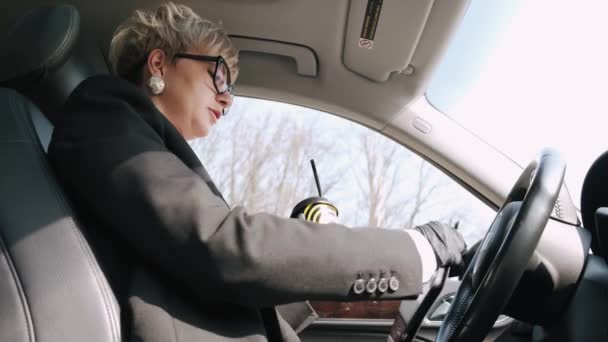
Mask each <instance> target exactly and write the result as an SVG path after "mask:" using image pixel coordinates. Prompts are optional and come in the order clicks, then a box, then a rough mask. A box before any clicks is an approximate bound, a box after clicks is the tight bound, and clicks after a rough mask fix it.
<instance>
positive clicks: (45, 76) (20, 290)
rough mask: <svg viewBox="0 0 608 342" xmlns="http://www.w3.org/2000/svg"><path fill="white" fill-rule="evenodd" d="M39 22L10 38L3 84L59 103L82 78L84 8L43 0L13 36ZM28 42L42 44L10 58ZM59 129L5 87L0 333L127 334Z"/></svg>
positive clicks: (53, 339) (0, 119)
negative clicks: (80, 210) (53, 164)
mask: <svg viewBox="0 0 608 342" xmlns="http://www.w3.org/2000/svg"><path fill="white" fill-rule="evenodd" d="M24 25H25V26H32V27H23V26H24ZM37 32H38V33H40V36H41V37H42V38H41V39H40V40H39V39H34V40H33V41H32V40H30V41H29V42H28V41H27V40H24V41H23V42H20V43H19V44H18V46H14V45H3V47H7V51H8V53H7V54H2V58H1V59H0V84H2V85H3V86H13V87H14V88H15V89H18V90H19V91H20V92H23V93H24V94H26V95H27V96H28V97H30V98H33V99H35V100H39V101H40V102H39V103H41V104H43V105H46V106H48V107H47V108H49V109H52V108H59V106H60V105H61V104H62V103H63V101H64V100H65V98H67V95H68V94H69V92H71V90H72V89H73V87H75V86H76V85H77V83H79V82H80V81H81V80H82V77H79V78H72V79H67V80H66V79H63V78H62V76H61V75H64V76H65V75H68V74H69V73H70V72H72V74H73V70H72V68H71V67H70V65H72V66H73V64H70V62H69V61H70V59H71V57H70V55H71V52H72V48H73V47H74V46H75V39H76V37H77V32H78V12H77V11H76V10H75V8H73V7H71V6H66V5H60V6H47V7H43V8H41V9H39V10H36V11H34V12H31V13H30V14H29V15H28V16H26V17H25V19H23V20H21V21H20V22H19V24H18V25H17V27H16V28H15V30H13V31H12V33H11V34H10V35H9V36H10V37H12V38H11V39H13V40H14V39H15V37H18V36H19V35H21V36H22V37H25V36H27V34H30V33H31V37H30V38H35V37H34V36H35V33H37ZM24 35H25V36H24ZM11 39H9V41H11ZM23 39H26V38H23ZM25 42H28V44H30V45H28V44H26V43H25ZM7 44H10V43H7ZM36 44H43V47H42V48H38V47H37V46H36ZM52 44H58V45H57V46H51V45H52ZM19 51H22V52H21V53H26V52H28V53H34V54H35V51H39V52H41V53H40V55H38V56H33V57H32V58H29V57H31V56H28V57H27V58H23V59H22V60H21V62H22V63H17V62H14V61H10V62H9V59H8V58H9V57H10V56H12V58H17V57H18V56H19V53H20V52H19ZM34 57H35V58H34ZM9 69H10V70H9ZM68 69H70V70H71V71H69V72H68ZM62 70H63V71H62ZM59 79H61V81H58V80H59ZM53 82H56V83H53ZM52 88H56V89H57V91H55V92H53V91H51V89H52ZM60 88H61V89H60ZM47 91H48V92H47ZM37 102H38V101H37ZM54 106H56V107H54ZM51 132H52V126H51V125H50V124H49V122H48V120H46V118H45V116H44V115H43V114H42V112H41V111H40V110H39V109H38V107H37V106H36V105H34V104H33V103H32V102H30V101H29V100H28V99H27V98H26V97H25V96H23V95H22V94H20V93H18V92H17V91H15V90H14V89H7V88H0V341H7V342H8V341H11V342H22V341H37V342H60V341H61V342H66V341H78V342H80V341H87V342H89V341H90V342H96V341H99V342H114V341H120V340H121V329H120V314H119V307H118V304H117V301H116V298H115V296H114V294H113V293H112V291H111V289H110V286H109V285H108V282H107V280H106V278H105V276H104V274H103V273H102V271H101V269H100V267H99V265H98V263H97V261H96V259H95V257H94V255H93V253H92V251H91V248H90V247H89V245H88V243H87V242H86V240H85V238H84V236H83V234H82V232H81V229H80V227H79V225H78V223H77V222H76V221H75V219H74V215H73V213H72V211H71V209H70V207H69V204H68V203H67V201H66V199H65V196H64V195H63V192H62V190H61V188H60V187H59V185H58V183H57V182H56V180H55V178H54V176H53V174H52V171H51V169H50V167H49V165H48V163H47V160H46V155H45V153H44V149H45V147H46V146H45V145H48V141H49V139H50V136H51Z"/></svg>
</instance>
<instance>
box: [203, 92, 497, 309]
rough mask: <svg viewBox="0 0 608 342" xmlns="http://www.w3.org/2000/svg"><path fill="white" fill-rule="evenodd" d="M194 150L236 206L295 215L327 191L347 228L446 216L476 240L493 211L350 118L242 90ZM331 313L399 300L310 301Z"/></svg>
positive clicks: (405, 224)
mask: <svg viewBox="0 0 608 342" xmlns="http://www.w3.org/2000/svg"><path fill="white" fill-rule="evenodd" d="M233 106H234V107H233V108H232V109H231V111H230V114H229V115H228V116H226V117H224V118H223V119H222V120H220V121H219V122H218V124H217V125H216V126H215V127H213V128H212V131H211V134H210V135H209V136H208V137H206V138H204V139H199V140H196V141H194V142H192V146H193V148H194V150H195V151H196V152H197V154H198V156H199V158H200V159H201V161H202V162H203V164H204V165H205V166H206V168H207V170H208V171H209V174H210V175H211V177H212V178H213V179H214V181H215V183H216V184H217V186H218V187H219V189H220V190H221V191H222V193H223V195H224V198H225V199H226V200H227V201H228V203H229V204H230V205H231V206H236V205H241V206H244V207H245V208H247V210H248V211H249V212H251V213H255V212H269V213H273V214H276V215H280V216H283V217H289V215H290V213H291V210H292V209H293V207H294V206H295V205H296V204H297V203H298V202H299V201H300V200H302V199H304V198H306V197H310V196H315V195H316V194H317V190H316V186H315V181H314V177H313V173H312V170H311V167H310V160H311V159H314V160H315V163H316V167H317V171H318V174H319V179H320V183H321V187H322V190H323V196H324V197H326V198H328V199H329V200H330V201H331V202H332V203H334V204H335V205H336V206H337V207H338V209H339V210H340V221H341V223H343V224H345V225H347V226H349V227H361V226H371V227H378V229H404V228H406V229H407V228H411V227H414V226H416V225H419V224H423V223H425V222H428V221H430V220H440V221H444V222H447V223H452V224H455V223H456V222H459V229H460V231H461V232H462V234H463V235H464V237H465V239H466V241H467V243H468V244H472V243H474V242H475V241H478V240H479V239H481V238H482V237H483V235H484V234H485V232H486V230H487V229H488V227H489V225H490V223H491V220H492V219H493V217H494V215H495V213H494V211H493V210H492V209H490V208H489V207H488V206H486V205H485V204H484V203H483V202H481V201H480V200H479V199H477V198H476V197H474V196H473V195H471V194H470V193H469V192H468V191H466V190H465V189H464V188H462V187H461V186H460V185H459V184H458V183H456V182H455V181H454V180H452V179H451V178H449V177H447V176H446V175H445V174H443V173H442V172H441V171H439V170H437V169H436V168H435V167H434V166H433V165H431V164H430V163H428V162H426V161H425V160H423V159H422V158H420V157H419V156H418V155H416V154H414V153H412V152H411V151H409V150H408V149H407V148H405V147H403V146H401V145H399V144H398V143H396V142H394V141H392V140H391V139H388V138H386V137H385V136H383V135H381V134H379V133H377V132H375V131H373V130H370V129H368V128H366V127H364V126H361V125H359V124H356V123H353V122H351V121H349V120H345V119H342V118H339V117H337V116H334V115H329V114H327V113H323V112H320V111H317V110H313V109H308V108H303V107H298V106H293V105H289V104H284V103H278V102H272V101H265V100H256V99H249V98H242V97H239V98H237V99H235V103H234V105H233ZM311 304H312V305H313V307H314V308H315V310H316V311H317V313H318V314H319V316H320V317H323V318H382V319H383V318H389V319H392V318H394V317H395V314H396V312H397V310H398V306H399V303H398V302H397V301H378V302H356V303H347V302H343V303H337V302H312V303H311Z"/></svg>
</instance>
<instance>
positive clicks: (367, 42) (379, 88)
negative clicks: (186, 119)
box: [0, 0, 468, 130]
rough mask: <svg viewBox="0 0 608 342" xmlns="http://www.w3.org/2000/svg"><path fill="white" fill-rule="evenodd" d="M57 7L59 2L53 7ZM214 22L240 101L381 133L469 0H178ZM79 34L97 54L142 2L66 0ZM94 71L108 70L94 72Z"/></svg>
mask: <svg viewBox="0 0 608 342" xmlns="http://www.w3.org/2000/svg"><path fill="white" fill-rule="evenodd" d="M52 2H54V3H62V2H61V1H52ZM176 2H178V3H183V4H186V5H188V6H191V7H192V8H193V9H194V10H195V11H196V12H197V13H199V14H200V15H201V16H203V17H205V18H208V19H211V20H213V21H216V22H218V21H219V22H221V23H222V25H223V27H224V28H225V29H226V31H227V32H228V33H229V34H230V35H231V36H232V37H233V39H234V41H235V44H236V45H237V47H238V48H239V49H241V54H240V56H241V58H240V59H241V62H240V68H241V72H240V76H239V80H238V81H237V83H236V84H235V85H236V92H237V94H238V95H242V96H250V97H257V98H264V99H270V100H276V101H282V102H287V103H292V104H297V105H302V106H306V107H311V108H316V109H320V110H324V111H328V112H331V113H335V114H338V115H341V116H344V117H347V118H349V119H352V120H355V121H357V122H360V123H362V124H365V125H367V126H369V127H372V128H375V129H378V130H380V129H383V128H384V127H385V126H386V125H387V124H388V123H390V122H391V120H392V119H393V118H394V117H396V116H397V114H399V113H400V112H401V111H403V110H404V108H406V107H407V106H408V105H409V104H410V103H412V101H413V100H414V99H416V98H417V97H419V96H420V95H422V94H424V91H425V89H426V87H427V85H428V82H429V79H430V77H431V76H432V74H433V71H434V69H435V68H436V67H437V64H438V62H439V60H440V59H441V57H442V56H443V54H444V52H445V50H446V48H447V44H448V43H449V40H450V38H451V36H452V35H453V33H454V31H455V30H456V28H457V26H458V24H459V23H460V21H461V20H462V17H463V15H464V12H465V11H466V7H467V4H468V0H384V1H381V0H372V1H368V0H353V1H348V0H332V1H327V0H306V1H302V0H198V1H176ZM48 3H49V2H48V1H40V0H25V1H15V2H11V4H10V7H9V8H5V9H4V10H3V11H2V12H1V13H0V19H2V20H0V23H1V24H0V25H1V29H2V30H8V29H9V28H10V27H11V26H12V25H13V24H14V22H15V21H16V20H17V19H18V18H19V17H21V16H23V15H24V14H25V13H26V12H27V11H29V10H31V9H34V8H36V7H38V6H41V5H44V4H48ZM70 3H71V4H72V5H74V6H76V7H77V8H78V10H79V11H80V15H81V24H82V26H83V30H82V32H81V34H82V35H85V39H86V41H87V42H89V43H90V44H94V45H96V47H95V49H98V51H100V55H101V52H102V51H103V53H104V54H105V53H107V47H108V44H109V41H110V39H111V37H112V33H113V32H114V30H115V28H116V27H117V26H118V24H120V23H121V22H122V21H123V20H124V19H126V18H127V17H128V16H129V15H130V14H131V13H132V12H133V10H135V9H137V8H154V7H155V6H156V5H157V4H158V3H157V2H150V1H144V0H129V1H109V2H99V1H93V0H73V1H70ZM100 72H107V69H106V70H100Z"/></svg>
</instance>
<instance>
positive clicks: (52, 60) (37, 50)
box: [0, 5, 80, 89]
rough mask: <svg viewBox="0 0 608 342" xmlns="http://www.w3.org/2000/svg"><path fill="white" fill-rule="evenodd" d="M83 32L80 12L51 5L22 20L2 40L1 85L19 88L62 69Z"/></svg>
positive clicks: (31, 13)
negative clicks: (80, 33) (79, 34)
mask: <svg viewBox="0 0 608 342" xmlns="http://www.w3.org/2000/svg"><path fill="white" fill-rule="evenodd" d="M79 30H80V16H79V14H78V10H77V9H76V8H75V7H73V6H71V5H49V6H43V7H40V8H37V9H35V10H33V11H31V12H29V13H28V14H27V15H25V16H24V17H22V18H21V19H20V20H19V21H17V23H16V24H15V26H14V27H13V28H12V30H10V32H9V34H8V36H6V37H5V38H4V39H3V42H2V45H0V46H2V49H3V50H4V51H3V53H2V54H0V84H2V85H3V86H8V87H11V88H15V89H20V88H22V87H25V86H27V85H28V84H30V83H32V82H36V81H39V80H41V79H42V78H43V77H44V76H45V75H46V74H48V73H50V72H52V71H53V70H55V69H57V68H59V67H61V66H62V65H63V64H64V63H65V61H66V60H67V59H68V57H69V56H70V54H71V51H72V48H73V47H74V45H75V43H76V40H77V38H78V32H79Z"/></svg>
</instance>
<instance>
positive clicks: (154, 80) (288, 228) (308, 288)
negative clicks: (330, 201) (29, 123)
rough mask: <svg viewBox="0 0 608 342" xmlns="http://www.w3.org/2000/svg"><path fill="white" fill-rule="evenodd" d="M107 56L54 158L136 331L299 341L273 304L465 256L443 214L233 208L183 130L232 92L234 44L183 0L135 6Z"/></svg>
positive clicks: (367, 292) (361, 290)
mask: <svg viewBox="0 0 608 342" xmlns="http://www.w3.org/2000/svg"><path fill="white" fill-rule="evenodd" d="M110 62H111V64H112V67H113V69H114V70H113V71H114V74H115V75H116V76H118V77H113V76H95V77H92V78H90V79H88V80H86V81H84V82H83V83H82V84H80V85H79V86H78V88H77V89H76V90H75V91H74V92H73V94H72V95H71V96H70V99H69V100H68V101H67V103H66V108H65V115H64V116H63V121H62V122H60V123H59V124H58V125H57V127H56V128H55V132H54V135H53V139H52V142H51V144H50V147H49V158H50V160H51V163H52V165H53V166H54V169H55V171H56V173H57V174H58V176H59V177H60V179H61V180H62V182H63V183H64V185H65V187H66V189H67V191H68V194H69V196H70V198H71V199H72V201H73V202H74V204H75V205H76V207H77V209H78V210H79V213H81V214H82V217H81V218H82V220H84V221H85V226H87V227H89V229H90V230H91V235H93V243H94V244H95V249H96V250H97V253H98V254H99V255H100V259H101V262H102V264H104V267H105V271H106V272H107V274H108V277H109V279H110V282H111V283H112V286H113V288H114V291H115V293H116V294H117V296H118V299H119V301H120V302H121V304H122V305H121V307H122V308H123V323H124V324H123V327H124V328H125V329H123V331H125V333H126V334H131V338H135V339H138V340H143V341H233V340H242V341H266V340H270V341H281V340H284V341H297V340H298V337H297V335H296V334H295V333H294V332H293V330H292V329H291V328H290V327H289V326H288V325H287V324H286V323H285V321H284V320H283V319H282V318H281V316H280V315H277V313H276V311H275V310H274V306H276V305H279V304H285V303H290V302H297V301H304V300H362V299H374V300H382V299H399V298H405V297H411V296H416V295H417V294H419V293H420V291H421V284H422V282H423V281H424V280H428V279H429V277H430V275H431V274H432V273H433V271H434V270H435V268H436V266H437V264H439V265H448V264H458V263H460V262H461V253H462V252H463V251H464V249H465V246H464V242H463V241H462V238H461V237H460V235H459V234H458V233H456V232H455V231H454V230H453V229H451V228H450V227H446V226H444V225H441V224H439V223H431V224H427V225H423V226H420V227H417V228H416V230H412V231H409V232H406V231H395V230H381V229H366V228H361V229H356V230H353V229H348V228H346V227H344V226H341V225H338V224H327V225H324V226H323V227H322V228H320V227H319V225H318V224H315V223H312V222H306V221H301V220H294V219H288V218H281V217H277V216H273V215H269V214H256V215H249V214H247V213H246V211H245V210H244V209H243V208H241V207H236V208H232V209H230V208H229V207H228V205H227V204H226V203H225V201H224V200H223V198H222V196H221V194H220V192H219V191H218V189H217V188H216V187H215V185H214V184H213V182H212V181H211V179H210V178H209V175H208V174H207V172H206V171H205V169H204V167H203V166H202V165H201V163H200V161H199V160H198V158H197V157H196V155H195V154H194V153H193V151H192V150H191V149H190V147H189V145H188V143H187V142H186V140H187V139H192V138H195V137H203V136H206V135H207V134H208V132H209V130H210V129H211V127H212V126H213V125H214V124H215V123H216V122H217V121H218V120H220V119H221V117H222V113H224V112H225V111H226V110H227V109H228V108H229V107H230V105H231V104H232V94H231V90H232V83H233V82H234V80H236V78H237V75H238V68H237V51H236V49H235V48H234V47H233V46H232V44H231V42H230V40H229V39H228V37H227V36H226V34H225V33H224V32H223V31H222V30H221V29H219V28H218V27H217V26H215V25H214V24H213V23H211V22H209V21H207V20H203V19H201V18H200V17H199V16H198V15H196V14H195V13H194V12H193V11H192V10H191V9H190V8H188V7H186V6H181V5H175V4H172V3H168V4H165V5H162V6H160V7H158V8H157V9H156V10H154V11H143V10H139V11H136V12H135V13H134V15H133V16H132V17H131V18H129V19H128V20H127V21H126V22H125V23H124V24H122V25H121V26H120V27H119V28H118V30H117V31H116V33H115V35H114V38H113V39H112V44H111V47H110ZM425 237H426V238H425ZM329 241H331V242H332V243H328V242H329Z"/></svg>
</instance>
